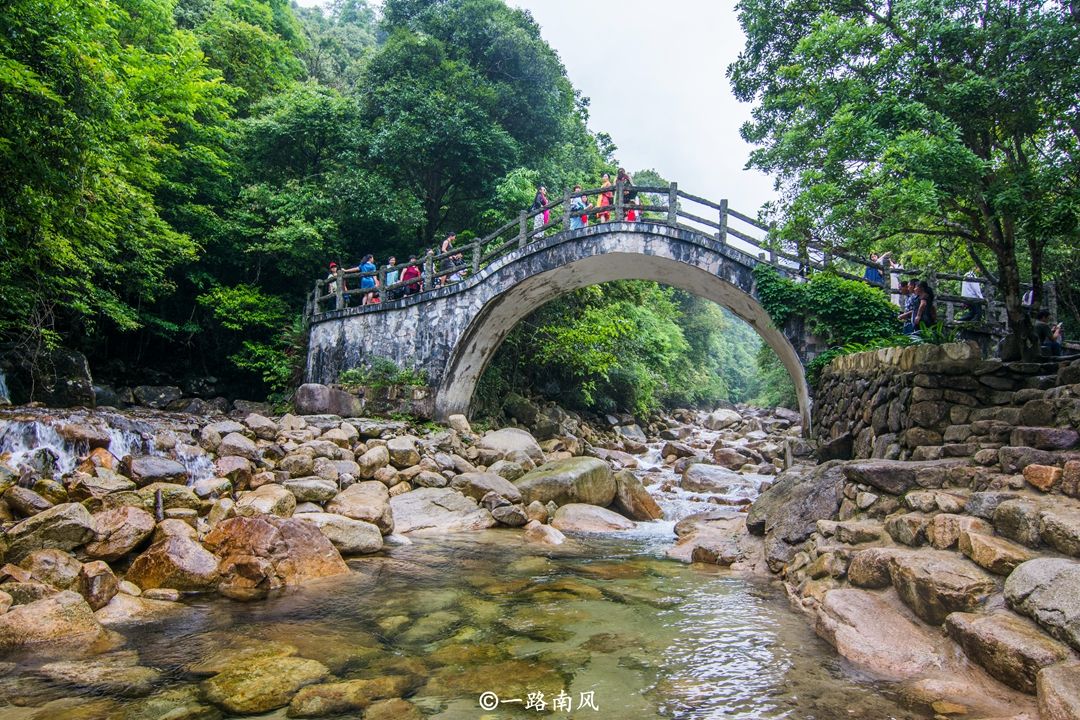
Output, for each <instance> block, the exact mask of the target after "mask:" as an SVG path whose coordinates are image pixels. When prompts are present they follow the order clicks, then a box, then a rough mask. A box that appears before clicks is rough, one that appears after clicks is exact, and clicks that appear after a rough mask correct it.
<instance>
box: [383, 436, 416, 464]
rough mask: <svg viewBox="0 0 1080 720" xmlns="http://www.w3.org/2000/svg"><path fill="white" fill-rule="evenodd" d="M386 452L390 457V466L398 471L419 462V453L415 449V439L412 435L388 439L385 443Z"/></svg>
mask: <svg viewBox="0 0 1080 720" xmlns="http://www.w3.org/2000/svg"><path fill="white" fill-rule="evenodd" d="M386 451H387V453H388V454H389V455H390V464H391V465H393V466H394V467H396V468H397V469H398V470H404V469H405V468H410V467H412V466H413V465H417V464H418V463H419V462H420V451H419V450H417V449H416V438H415V437H413V436H412V435H402V436H400V437H395V438H390V439H389V440H387V441H386Z"/></svg>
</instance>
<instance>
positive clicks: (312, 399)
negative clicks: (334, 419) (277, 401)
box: [293, 383, 364, 417]
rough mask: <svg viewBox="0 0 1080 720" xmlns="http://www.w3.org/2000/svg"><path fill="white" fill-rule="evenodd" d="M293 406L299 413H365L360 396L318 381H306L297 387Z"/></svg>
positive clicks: (358, 414) (345, 414)
mask: <svg viewBox="0 0 1080 720" xmlns="http://www.w3.org/2000/svg"><path fill="white" fill-rule="evenodd" d="M293 406H294V407H295V408H296V412H297V414H299V415H338V416H340V417H360V416H362V415H363V414H364V404H363V403H362V402H360V398H358V397H356V396H355V395H351V394H349V393H347V392H345V391H344V390H338V389H337V388H332V387H328V386H326V385H320V384H318V383H306V384H304V385H301V386H300V387H299V388H297V390H296V394H295V395H294V396H293Z"/></svg>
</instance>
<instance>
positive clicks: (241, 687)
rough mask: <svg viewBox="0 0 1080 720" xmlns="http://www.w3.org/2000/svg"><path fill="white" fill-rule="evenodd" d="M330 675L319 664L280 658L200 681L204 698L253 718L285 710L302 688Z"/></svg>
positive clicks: (250, 663) (237, 666)
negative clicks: (258, 714)
mask: <svg viewBox="0 0 1080 720" xmlns="http://www.w3.org/2000/svg"><path fill="white" fill-rule="evenodd" d="M329 674H330V669H329V668H327V667H326V666H325V665H323V664H322V663H320V662H317V661H315V660H308V659H306V658H299V657H291V656H279V657H270V658H260V659H257V660H251V661H248V662H243V663H237V664H235V665H233V666H232V667H230V668H228V669H226V670H225V671H224V672H221V673H218V674H217V675H215V676H214V677H212V678H210V679H209V680H206V681H204V682H203V685H202V687H203V693H204V694H205V695H206V699H207V700H209V701H210V702H212V703H214V704H215V705H217V706H219V707H221V708H222V709H224V710H226V711H227V712H229V713H234V714H237V715H253V714H256V713H265V712H269V711H271V710H275V709H277V708H280V707H285V706H286V705H288V704H289V701H290V700H292V699H293V696H294V695H296V693H297V692H299V690H300V689H301V688H302V687H304V686H305V685H311V684H313V683H317V682H319V681H320V680H322V679H323V678H325V677H326V676H327V675H329Z"/></svg>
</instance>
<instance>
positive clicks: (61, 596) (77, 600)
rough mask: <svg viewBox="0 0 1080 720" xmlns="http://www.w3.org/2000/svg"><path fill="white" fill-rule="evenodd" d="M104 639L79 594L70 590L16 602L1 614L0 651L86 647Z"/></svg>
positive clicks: (105, 635) (83, 648)
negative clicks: (30, 600)
mask: <svg viewBox="0 0 1080 720" xmlns="http://www.w3.org/2000/svg"><path fill="white" fill-rule="evenodd" d="M106 640H107V634H106V630H105V629H104V628H103V627H102V626H101V623H99V622H98V621H97V618H95V617H94V611H93V610H91V609H90V606H89V605H87V604H86V600H84V599H83V597H82V596H81V595H79V594H78V593H76V592H72V591H70V590H65V591H63V592H60V593H57V594H55V595H52V596H50V597H47V598H43V599H41V600H35V601H34V602H30V603H26V604H25V605H17V606H15V607H13V608H11V609H10V610H8V611H7V612H6V613H4V614H2V615H0V651H3V652H11V651H14V650H21V649H33V650H35V651H36V652H39V653H40V652H42V651H43V650H44V649H45V648H48V649H49V651H50V652H51V651H52V650H53V649H56V650H58V651H59V650H68V649H70V650H86V649H89V648H91V647H93V646H95V645H100V644H101V643H103V642H105V641H106Z"/></svg>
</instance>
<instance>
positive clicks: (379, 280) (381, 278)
mask: <svg viewBox="0 0 1080 720" xmlns="http://www.w3.org/2000/svg"><path fill="white" fill-rule="evenodd" d="M375 278H376V280H375V284H376V285H378V287H377V288H375V294H376V296H378V298H379V302H380V303H381V302H382V301H383V300H386V299H387V298H389V297H390V296H389V295H383V293H384V292H385V291H386V266H385V265H383V266H382V267H381V268H379V274H378V275H376V276H375Z"/></svg>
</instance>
